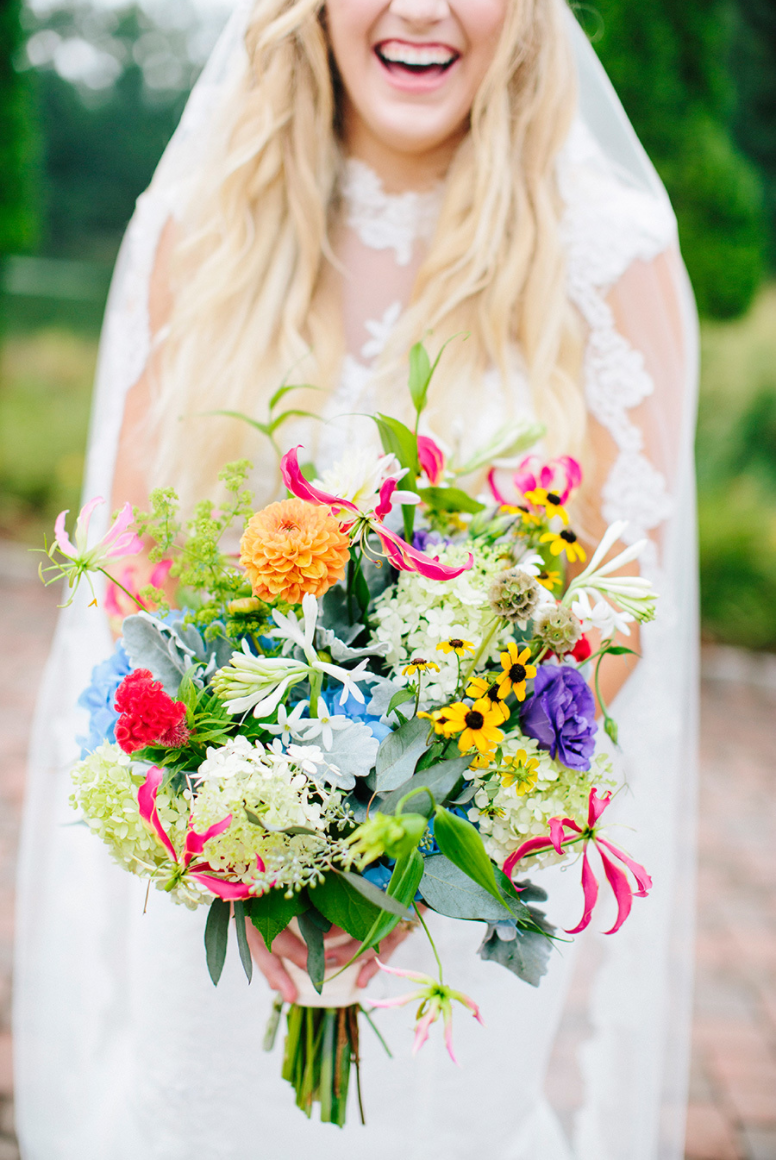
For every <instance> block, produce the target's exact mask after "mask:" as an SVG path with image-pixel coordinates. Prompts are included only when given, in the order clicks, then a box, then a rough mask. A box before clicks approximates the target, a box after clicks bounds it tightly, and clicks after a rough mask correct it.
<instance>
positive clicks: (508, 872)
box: [501, 835, 553, 879]
mask: <svg viewBox="0 0 776 1162" xmlns="http://www.w3.org/2000/svg"><path fill="white" fill-rule="evenodd" d="M552 846H553V844H552V841H551V840H550V839H549V837H548V836H546V835H537V836H535V837H534V838H533V839H526V841H525V843H521V844H520V846H519V847H518V849H517V851H513V852H512V854H511V855H510V856H508V858H507V859H506V860H505V861H504V866H503V867H502V869H501V870H502V871H503V873H504V875H505V876H506V877H507V879H511V878H512V872H513V871H514V870H515V867H516V866H517V864H518V863H519V862H520V860H521V859H522V858H523V856H525V855H528V853H529V852H531V851H540V850H541V849H542V848H543V849H544V850H545V851H550V850H551V849H552Z"/></svg>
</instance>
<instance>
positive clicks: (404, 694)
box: [385, 686, 415, 718]
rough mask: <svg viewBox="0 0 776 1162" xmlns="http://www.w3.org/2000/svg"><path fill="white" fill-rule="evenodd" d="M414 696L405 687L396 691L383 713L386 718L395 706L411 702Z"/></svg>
mask: <svg viewBox="0 0 776 1162" xmlns="http://www.w3.org/2000/svg"><path fill="white" fill-rule="evenodd" d="M414 697H415V695H414V694H413V692H412V690H410V689H408V687H407V686H403V687H402V688H401V690H397V691H396V693H395V694H394V696H393V698H392V699H391V701H390V702H389V703H388V709H387V710H386V712H385V716H386V718H387V717H388V715H389V714H391V713H392V712H393V711H394V710H395V709H396V707H397V706H401V705H402V704H403V703H404V702H412V700H413V699H414Z"/></svg>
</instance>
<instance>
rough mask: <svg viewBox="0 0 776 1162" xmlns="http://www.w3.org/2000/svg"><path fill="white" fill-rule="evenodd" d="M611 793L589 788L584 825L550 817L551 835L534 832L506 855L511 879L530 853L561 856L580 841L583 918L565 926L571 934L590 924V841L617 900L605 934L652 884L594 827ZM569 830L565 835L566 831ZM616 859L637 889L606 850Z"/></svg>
mask: <svg viewBox="0 0 776 1162" xmlns="http://www.w3.org/2000/svg"><path fill="white" fill-rule="evenodd" d="M611 798H612V793H611V791H607V792H606V794H605V795H601V796H599V795H598V793H597V791H596V788H595V787H593V788H591V791H590V798H589V800H588V809H587V827H585V828H582V827H580V826H579V824H577V823H575V822H574V820H573V819H561V818H560V817H559V816H556V817H555V818H554V819H551V820H550V834H549V835H548V836H546V835H537V836H534V838H533V839H527V840H526V842H525V843H522V844H521V845H520V847H518V849H517V851H514V852H512V854H511V855H510V856H509V858H508V859H507V860H506V862H505V863H504V869H503V870H504V875H506V876H508V877H509V879H510V880H511V878H512V872H513V871H514V869H515V867H516V866H517V864H518V863H519V862H520V860H521V859H522V858H523V857H524V856H526V855H531V854H536V853H537V852H539V851H549V850H550V848H555V850H556V851H557V852H558V854H559V855H560V854H561V853H562V852H563V849H564V846H566V845H569V844H572V843H579V842H580V840H581V842H582V845H583V846H582V891H583V893H584V898H585V904H584V911H583V913H582V919H581V920H580V921H579V923H578V924H577V926H576V928H567V929H566V931H567V932H568V933H569V935H570V936H573V935H574V934H575V933H577V932H581V931H582V930H583V929H584V928H587V926H588V924H589V923H590V917H591V915H592V914H593V908H594V907H595V904H596V900H597V899H598V880H597V879H596V878H595V875H594V873H593V869H592V867H591V866H590V860H589V858H588V854H587V849H588V846H589V844H590V843H592V844H593V846H594V847H595V849H596V851H597V852H598V854H599V856H600V857H601V863H602V865H603V869H604V875H605V876H606V878H607V880H608V881H609V886H610V887H611V889H612V891H613V892H614V897H615V899H616V900H617V919H616V920H615V922H614V925H613V927H611V928H609V929H608V931H607V932H606V933H605V935H606V936H610V935H611V934H612V933H613V932H616V931H617V930H618V929H619V928H621V927H622V925H623V924H624V923H625V921H626V920H627V919H628V916H629V915H630V910H631V906H632V904H633V897H634V896H640V897H643V896H646V895H647V893H648V892H649V889H650V888H651V887H652V879H651V877H650V876H649V875H648V874H647V871H646V869H645V868H643V867H642V865H641V864H640V863H636V861H635V860H634V859H631V857H630V856H629V855H627V854H626V853H625V852H624V851H622V850H621V848H619V847H615V846H614V844H613V843H610V842H609V840H608V839H604V838H603V836H602V835H600V834H599V829H598V827H597V826H596V824H597V823H598V820H599V819H600V817H601V815H602V814H603V812H604V811H605V810H606V808H607V807H608V806H609V803H610V802H611ZM567 831H568V834H566V832H567ZM603 848H606V851H608V852H610V853H611V855H613V856H614V857H615V859H618V860H619V861H620V862H621V863H623V864H624V865H625V867H626V868H628V870H629V871H630V872H631V873H632V875H633V878H634V879H635V881H636V885H637V890H636V891H634V890H633V888H632V887H631V884H630V881H629V879H628V877H627V875H626V873H625V872H624V871H623V870H622V868H621V867H618V866H617V864H616V863H613V862H612V860H611V858H610V856H609V855H607V854H606V851H604V850H603Z"/></svg>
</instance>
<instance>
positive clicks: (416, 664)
mask: <svg viewBox="0 0 776 1162" xmlns="http://www.w3.org/2000/svg"><path fill="white" fill-rule="evenodd" d="M426 670H436V672H437V673H439V666H438V665H437V664H436V662H427V661H426V659H425V658H413V659H412V661H411V662H410V663H409V665H408V666H405V667H404V669H403V670H402V674H404V675H405V676H409V677H412V675H413V674H425V672H426Z"/></svg>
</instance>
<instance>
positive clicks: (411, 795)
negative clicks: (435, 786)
mask: <svg viewBox="0 0 776 1162" xmlns="http://www.w3.org/2000/svg"><path fill="white" fill-rule="evenodd" d="M423 791H425V792H426V794H427V795H428V797H429V799H430V800H431V810H432V811H435V810H436V799H435V798H434V796H433V795H432V794H431V791H430V790H429V788H428V787H413V788H412V790H411V791H408V792H407V794H406V795H402V797H401V799H399V802H398V803H397V804H396V815H397V817H398V816H399V815H401V813H402V807H403V806H404V804H405V803H406V802H407V800H408V799H414V798H415V796H416V795H420V794H421V793H422V792H423Z"/></svg>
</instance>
